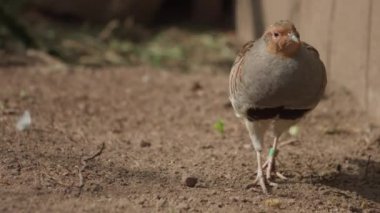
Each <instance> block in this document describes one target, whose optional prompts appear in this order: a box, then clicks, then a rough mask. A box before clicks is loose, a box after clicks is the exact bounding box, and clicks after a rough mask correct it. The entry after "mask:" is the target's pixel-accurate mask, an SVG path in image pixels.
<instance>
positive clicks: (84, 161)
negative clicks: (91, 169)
mask: <svg viewBox="0 0 380 213" xmlns="http://www.w3.org/2000/svg"><path fill="white" fill-rule="evenodd" d="M104 148H105V144H104V142H103V143H102V146H101V147H100V149H99V150H98V151H97V152H96V153H95V154H93V155H90V156H83V157H82V159H81V161H80V162H81V164H82V166H81V167H79V168H78V175H79V185H78V188H79V194H80V193H81V191H82V188H83V186H84V179H83V175H82V172H83V171H84V170H85V169H86V167H87V161H89V160H92V159H94V158H96V157H97V156H99V155H101V154H102V152H103V150H104Z"/></svg>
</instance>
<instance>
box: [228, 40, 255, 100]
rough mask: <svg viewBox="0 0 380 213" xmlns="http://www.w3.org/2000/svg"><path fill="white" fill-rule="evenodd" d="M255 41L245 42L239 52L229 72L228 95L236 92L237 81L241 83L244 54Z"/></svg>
mask: <svg viewBox="0 0 380 213" xmlns="http://www.w3.org/2000/svg"><path fill="white" fill-rule="evenodd" d="M254 42H255V41H249V42H247V43H246V44H245V45H244V46H243V47H242V48H241V49H240V51H239V53H238V55H237V57H236V59H235V62H234V64H233V66H232V68H231V72H230V79H229V84H230V95H233V94H234V93H235V91H236V86H237V84H239V81H241V76H242V65H243V63H244V60H245V55H246V53H247V52H248V51H249V50H250V49H251V48H252V47H253V45H254Z"/></svg>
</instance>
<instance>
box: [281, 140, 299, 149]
mask: <svg viewBox="0 0 380 213" xmlns="http://www.w3.org/2000/svg"><path fill="white" fill-rule="evenodd" d="M296 142H299V140H297V139H290V140H287V141H284V142H282V143H280V144H279V145H278V147H283V146H286V145H290V144H292V143H296Z"/></svg>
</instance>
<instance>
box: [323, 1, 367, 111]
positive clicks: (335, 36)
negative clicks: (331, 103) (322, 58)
mask: <svg viewBox="0 0 380 213" xmlns="http://www.w3.org/2000/svg"><path fill="white" fill-rule="evenodd" d="M335 7H336V8H335V17H334V20H333V23H332V24H333V27H332V29H333V32H332V35H331V36H332V42H331V51H332V52H331V66H330V69H331V78H332V79H333V80H335V81H336V82H339V83H341V84H343V85H345V86H346V87H347V88H349V89H350V90H351V91H352V92H353V94H354V95H355V96H356V97H357V99H358V100H359V103H360V104H361V106H362V107H366V106H365V105H366V100H367V98H366V96H367V93H366V87H367V86H366V83H367V82H366V71H367V55H368V54H367V47H368V28H369V26H368V15H367V14H368V13H369V0H362V1H357V0H336V5H335ZM330 82H331V81H330Z"/></svg>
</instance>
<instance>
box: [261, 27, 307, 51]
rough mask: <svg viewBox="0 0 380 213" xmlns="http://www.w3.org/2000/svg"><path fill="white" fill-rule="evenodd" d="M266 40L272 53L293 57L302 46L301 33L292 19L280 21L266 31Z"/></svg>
mask: <svg viewBox="0 0 380 213" xmlns="http://www.w3.org/2000/svg"><path fill="white" fill-rule="evenodd" d="M263 37H264V41H265V43H266V45H267V50H268V52H270V53H273V54H278V55H281V56H285V57H291V56H293V55H295V54H296V53H297V51H298V50H299V48H300V47H301V40H300V35H299V33H298V32H297V29H296V28H295V27H294V24H293V23H292V22H290V21H284V20H281V21H278V22H276V23H274V24H272V25H270V26H269V27H268V28H267V29H266V31H265V32H264V35H263Z"/></svg>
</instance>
